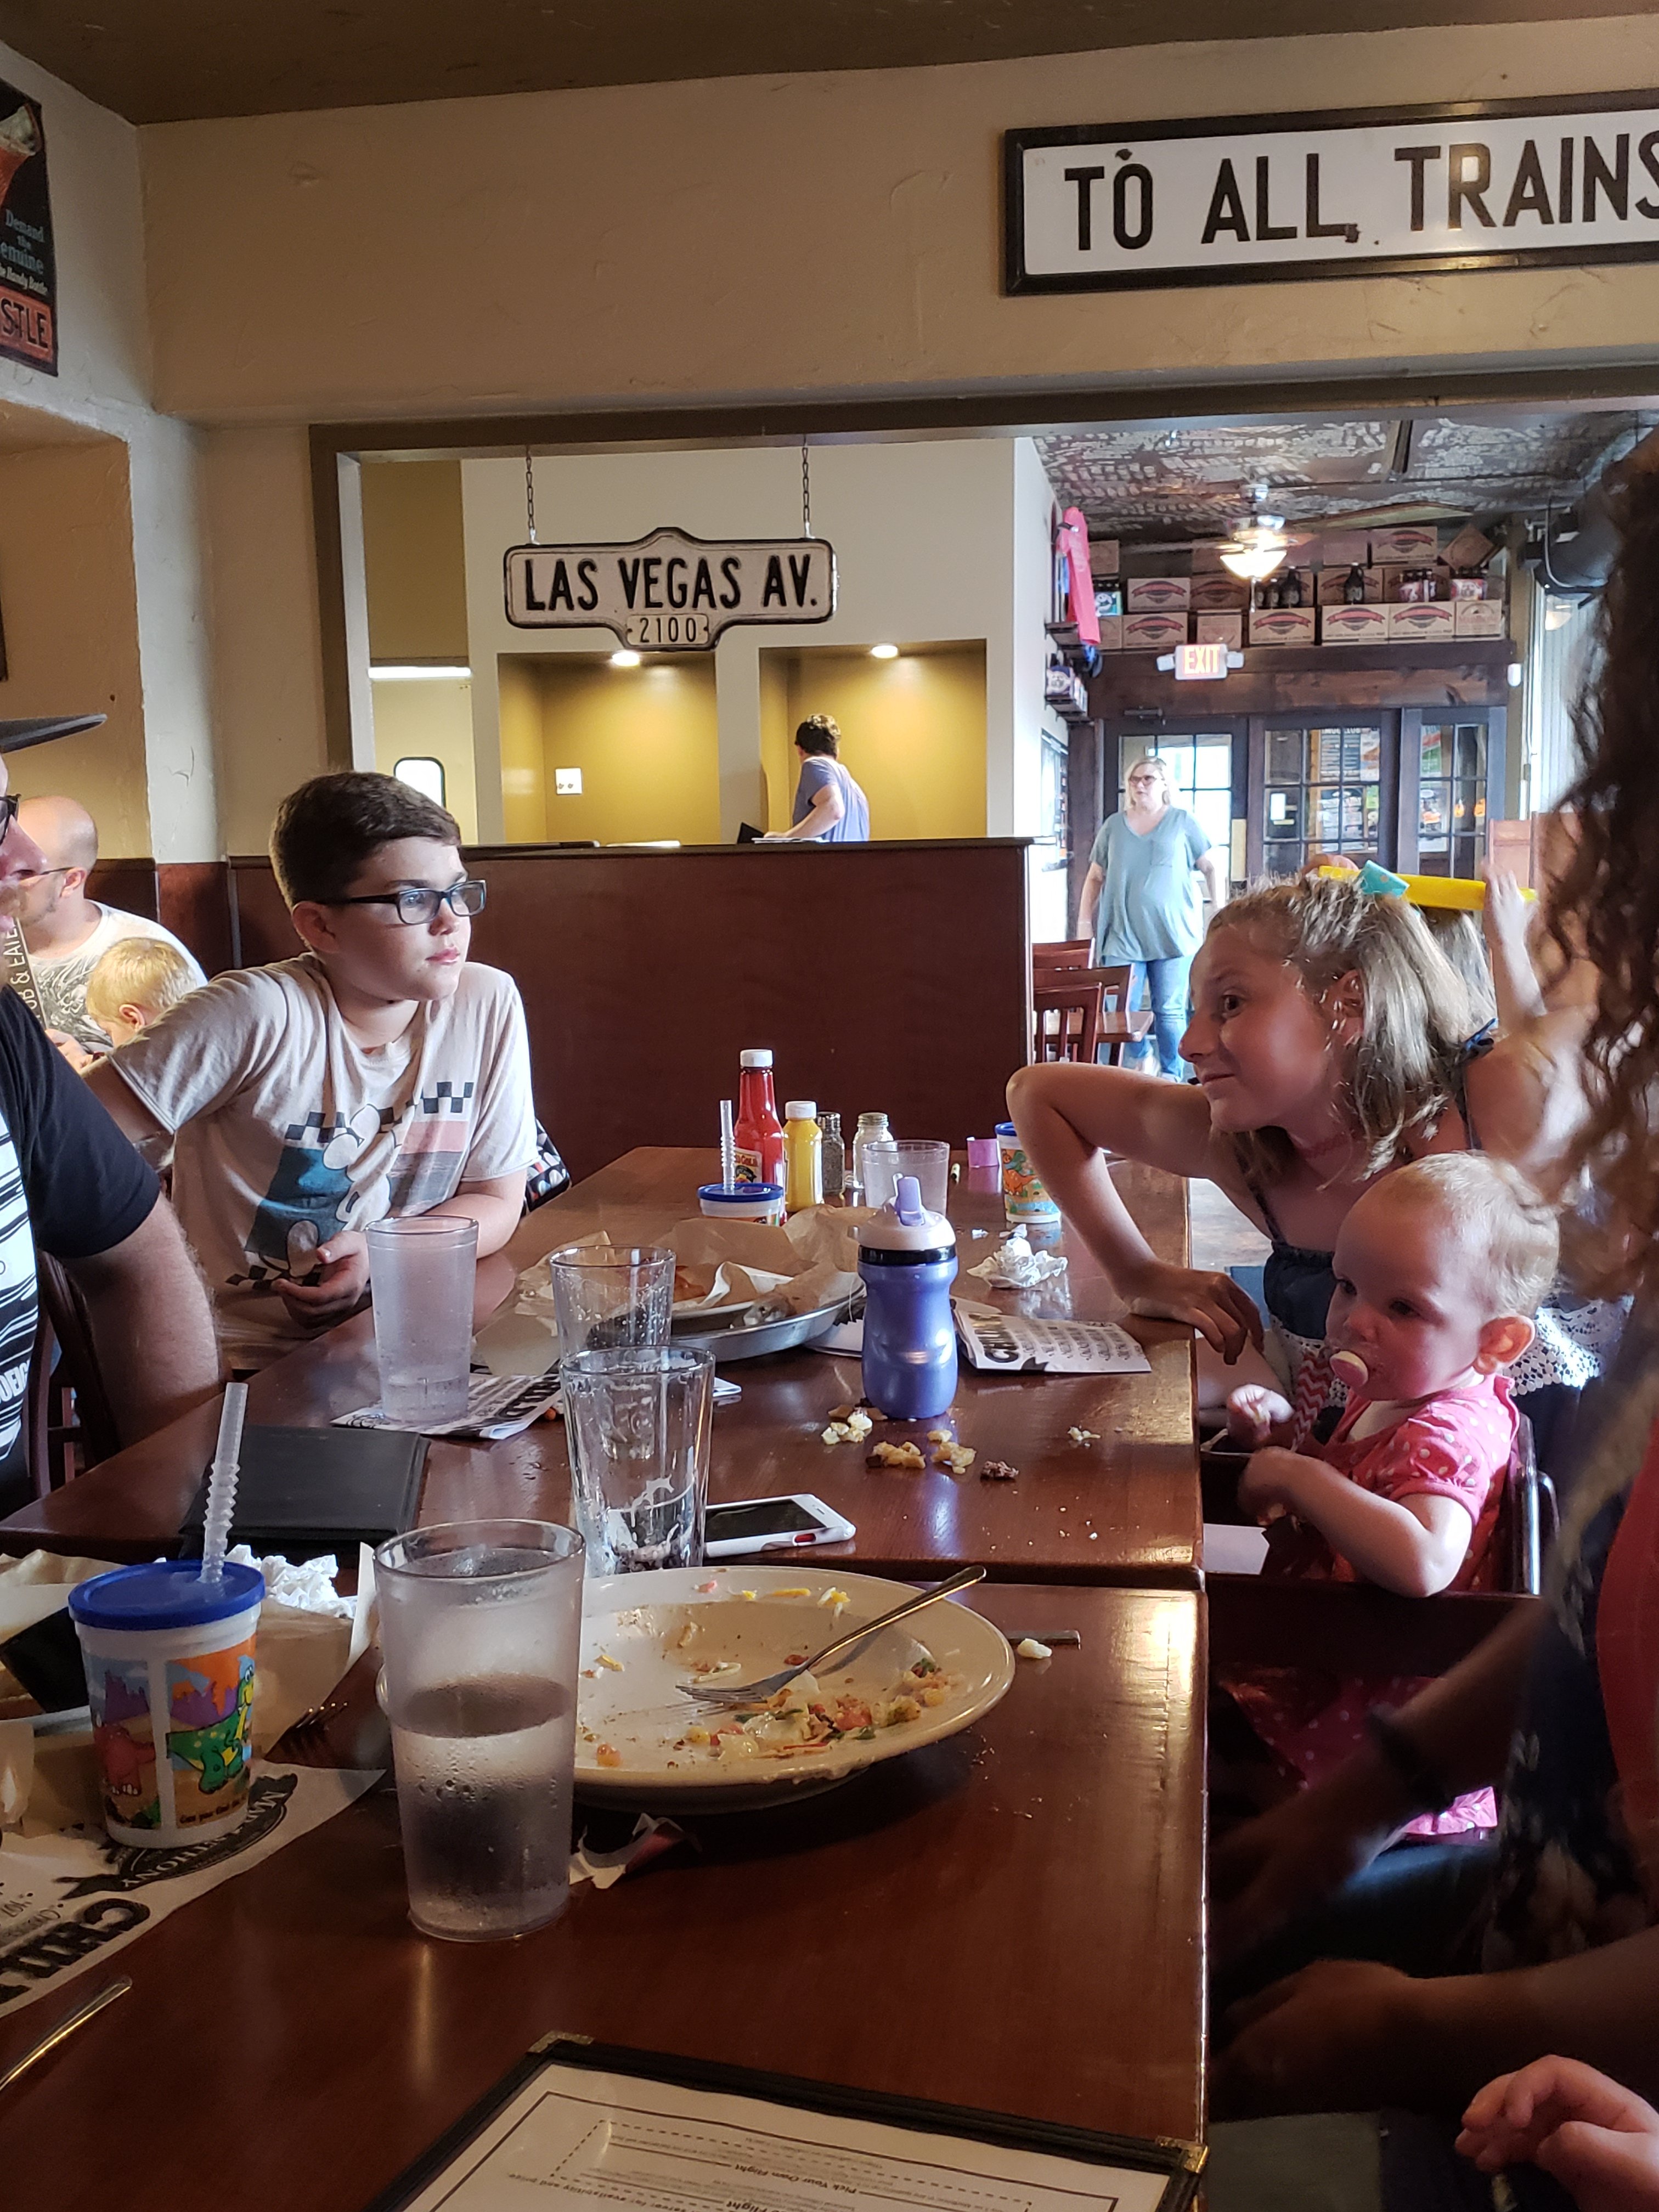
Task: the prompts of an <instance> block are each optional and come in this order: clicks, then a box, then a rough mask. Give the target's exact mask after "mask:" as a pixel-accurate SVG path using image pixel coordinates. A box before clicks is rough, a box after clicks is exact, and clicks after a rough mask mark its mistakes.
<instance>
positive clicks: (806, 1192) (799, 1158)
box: [783, 1098, 823, 1213]
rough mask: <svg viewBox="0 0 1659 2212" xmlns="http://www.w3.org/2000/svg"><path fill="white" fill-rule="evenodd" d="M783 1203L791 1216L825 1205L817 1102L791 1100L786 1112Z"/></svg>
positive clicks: (821, 1136)
mask: <svg viewBox="0 0 1659 2212" xmlns="http://www.w3.org/2000/svg"><path fill="white" fill-rule="evenodd" d="M783 1202H784V1204H785V1206H787V1208H788V1210H789V1212H791V1213H799V1212H800V1211H801V1210H802V1208H803V1207H805V1206H822V1205H823V1130H822V1129H821V1128H819V1127H818V1109H817V1100H816V1099H812V1098H792V1099H791V1100H790V1101H789V1103H788V1104H787V1106H786V1107H785V1108H784V1109H783Z"/></svg>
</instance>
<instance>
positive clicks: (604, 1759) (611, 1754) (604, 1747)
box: [593, 1743, 623, 1766]
mask: <svg viewBox="0 0 1659 2212" xmlns="http://www.w3.org/2000/svg"><path fill="white" fill-rule="evenodd" d="M593 1756H594V1757H595V1759H597V1760H598V1761H599V1765H601V1766H620V1765H622V1763H623V1755H622V1753H621V1752H619V1751H618V1750H617V1747H616V1746H615V1745H614V1744H609V1743H602V1744H601V1745H600V1746H599V1749H598V1751H597V1752H595V1753H594V1754H593Z"/></svg>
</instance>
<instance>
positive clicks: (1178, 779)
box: [1106, 715, 1249, 886]
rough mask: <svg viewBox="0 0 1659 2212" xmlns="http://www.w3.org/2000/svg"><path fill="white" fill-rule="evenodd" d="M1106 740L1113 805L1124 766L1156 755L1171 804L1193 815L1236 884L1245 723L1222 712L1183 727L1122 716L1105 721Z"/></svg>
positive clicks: (1242, 868) (1245, 787) (1241, 869)
mask: <svg viewBox="0 0 1659 2212" xmlns="http://www.w3.org/2000/svg"><path fill="white" fill-rule="evenodd" d="M1106 744H1107V749H1108V750H1107V763H1106V768H1107V776H1108V785H1107V787H1108V789H1109V790H1112V789H1115V792H1116V794H1117V796H1116V799H1115V805H1118V806H1120V807H1121V805H1123V804H1124V800H1125V798H1126V796H1127V787H1128V778H1129V771H1130V769H1132V768H1133V767H1134V765H1135V763H1137V762H1138V761H1142V760H1146V759H1148V758H1149V757H1152V756H1153V755H1156V756H1157V757H1158V759H1159V760H1162V761H1164V762H1165V763H1167V764H1168V767H1169V771H1170V782H1171V783H1172V784H1173V785H1174V787H1175V793H1176V805H1177V806H1184V807H1185V808H1186V809H1187V811H1188V813H1190V814H1194V815H1195V816H1196V817H1198V820H1199V822H1200V823H1201V824H1202V826H1203V828H1204V829H1205V831H1206V834H1207V836H1208V837H1209V840H1210V843H1211V845H1212V847H1214V848H1216V849H1218V851H1220V852H1221V853H1222V854H1225V856H1226V868H1227V875H1228V879H1229V881H1230V882H1231V883H1232V884H1234V885H1235V886H1237V885H1239V884H1243V881H1244V878H1245V875H1246V872H1247V854H1246V843H1245V838H1244V834H1243V833H1244V810H1245V805H1246V795H1247V793H1248V791H1249V726H1248V724H1247V723H1246V722H1245V721H1244V720H1243V719H1232V718H1229V717H1228V716H1226V715H1214V716H1208V715H1206V717H1204V719H1203V720H1201V721H1200V720H1197V719H1196V718H1194V720H1192V721H1191V722H1190V723H1188V724H1187V725H1186V726H1176V727H1171V728H1167V729H1166V728H1162V727H1159V728H1149V727H1148V726H1147V725H1146V722H1145V721H1141V720H1127V719H1126V720H1120V721H1117V722H1114V723H1112V724H1109V726H1108V728H1107V735H1106ZM1114 750H1115V753H1116V762H1115V773H1114V764H1113V761H1112V757H1111V756H1112V753H1113V751H1114Z"/></svg>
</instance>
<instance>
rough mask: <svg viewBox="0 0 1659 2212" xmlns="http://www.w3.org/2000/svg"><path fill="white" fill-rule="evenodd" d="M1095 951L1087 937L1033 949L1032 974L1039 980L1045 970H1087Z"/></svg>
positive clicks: (1073, 938) (1064, 940)
mask: <svg viewBox="0 0 1659 2212" xmlns="http://www.w3.org/2000/svg"><path fill="white" fill-rule="evenodd" d="M1093 950H1094V947H1093V945H1091V942H1090V940H1089V939H1088V938H1086V937H1070V938H1066V939H1061V940H1060V941H1058V942H1055V943H1051V944H1048V945H1033V946H1032V947H1031V974H1032V976H1033V978H1034V979H1036V978H1039V977H1041V976H1042V974H1043V973H1044V971H1045V970H1052V969H1056V968H1086V967H1087V966H1088V964H1089V956H1090V954H1091V951H1093Z"/></svg>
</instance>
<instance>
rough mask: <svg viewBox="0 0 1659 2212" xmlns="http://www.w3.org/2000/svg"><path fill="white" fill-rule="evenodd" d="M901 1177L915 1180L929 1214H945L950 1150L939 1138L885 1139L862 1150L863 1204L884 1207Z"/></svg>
mask: <svg viewBox="0 0 1659 2212" xmlns="http://www.w3.org/2000/svg"><path fill="white" fill-rule="evenodd" d="M900 1176H915V1179H916V1181H917V1182H918V1183H919V1184H920V1185H921V1202H922V1204H923V1205H924V1206H926V1207H927V1211H928V1212H929V1213H943V1212H945V1194H946V1192H947V1191H948V1189H949V1188H950V1182H951V1147H950V1146H949V1145H947V1144H946V1143H945V1140H944V1139H943V1138H942V1137H940V1138H933V1137H884V1138H881V1139H879V1140H878V1142H876V1143H874V1144H871V1145H866V1146H865V1148H864V1202H865V1204H866V1206H885V1205H886V1204H887V1203H888V1202H889V1200H890V1199H891V1198H892V1197H893V1196H894V1194H896V1191H897V1189H898V1185H899V1177H900Z"/></svg>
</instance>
